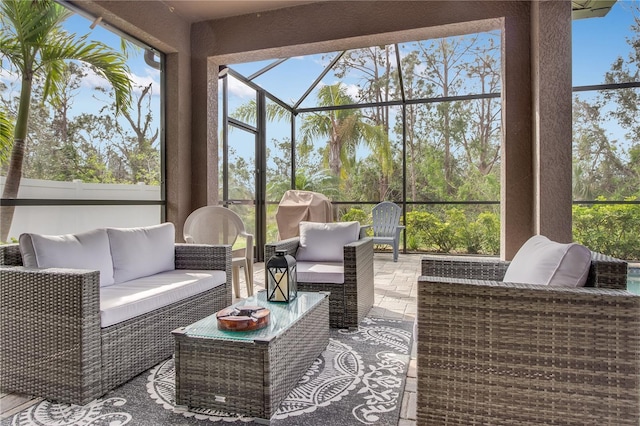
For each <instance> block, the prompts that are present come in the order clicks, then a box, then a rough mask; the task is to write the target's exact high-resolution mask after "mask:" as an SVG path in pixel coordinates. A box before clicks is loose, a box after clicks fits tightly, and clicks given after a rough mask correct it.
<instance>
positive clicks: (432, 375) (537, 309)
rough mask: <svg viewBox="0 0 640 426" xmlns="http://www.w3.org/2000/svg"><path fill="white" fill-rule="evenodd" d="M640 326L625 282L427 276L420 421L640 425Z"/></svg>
mask: <svg viewBox="0 0 640 426" xmlns="http://www.w3.org/2000/svg"><path fill="white" fill-rule="evenodd" d="M599 258H600V257H599V256H594V257H593V262H596V263H597V262H598V259H599ZM606 260H607V261H608V260H610V259H606ZM432 261H433V259H429V262H432ZM613 264H616V265H619V262H613ZM605 268H606V265H605ZM598 269H599V265H595V270H598ZM619 270H620V271H621V269H619ZM624 271H625V276H626V266H625V268H624ZM608 280H609V281H611V282H617V281H618V280H617V279H611V277H609V278H608ZM600 284H601V283H600ZM639 330H640V296H637V295H633V294H630V293H628V292H626V291H622V290H612V289H600V288H558V287H555V288H553V287H546V286H535V285H527V284H510V283H502V282H494V281H493V282H492V281H483V280H470V279H458V278H449V277H425V276H423V277H420V279H419V282H418V326H417V334H418V336H417V340H418V348H417V356H418V401H417V420H418V424H419V425H472V424H476V425H488V424H496V425H497V424H510V425H511V424H513V425H531V424H541V425H542V424H544V425H634V426H637V425H638V424H639V420H640V393H639V389H640V332H639Z"/></svg>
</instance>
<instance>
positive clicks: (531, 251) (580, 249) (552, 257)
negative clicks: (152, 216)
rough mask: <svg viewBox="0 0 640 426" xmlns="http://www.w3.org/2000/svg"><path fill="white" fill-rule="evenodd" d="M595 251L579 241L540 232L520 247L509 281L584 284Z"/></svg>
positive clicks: (507, 272) (566, 285)
mask: <svg viewBox="0 0 640 426" xmlns="http://www.w3.org/2000/svg"><path fill="white" fill-rule="evenodd" d="M590 265H591V251H589V249H588V248H586V247H584V246H582V245H580V244H577V243H570V244H561V243H557V242H555V241H551V240H549V239H548V238H547V237H545V236H542V235H536V236H533V237H531V238H530V239H529V240H527V242H526V243H524V245H523V246H522V247H521V248H520V250H518V252H517V253H516V255H515V257H514V258H513V260H512V261H511V264H510V265H509V267H508V268H507V271H506V273H505V276H504V281H505V282H512V283H524V284H542V285H549V286H556V287H583V286H584V284H585V282H586V281H587V276H588V275H589V266H590Z"/></svg>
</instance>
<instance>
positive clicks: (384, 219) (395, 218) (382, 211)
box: [371, 201, 404, 262]
mask: <svg viewBox="0 0 640 426" xmlns="http://www.w3.org/2000/svg"><path fill="white" fill-rule="evenodd" d="M371 215H372V216H373V224H372V225H371V228H372V229H373V243H374V244H388V245H390V246H392V247H393V261H394V262H397V261H398V248H399V246H400V233H401V232H402V230H403V229H404V226H402V225H400V224H399V222H400V216H402V208H401V207H400V206H398V205H397V204H395V203H392V202H391V201H383V202H381V203H380V204H377V205H376V206H375V207H374V208H373V210H372V211H371Z"/></svg>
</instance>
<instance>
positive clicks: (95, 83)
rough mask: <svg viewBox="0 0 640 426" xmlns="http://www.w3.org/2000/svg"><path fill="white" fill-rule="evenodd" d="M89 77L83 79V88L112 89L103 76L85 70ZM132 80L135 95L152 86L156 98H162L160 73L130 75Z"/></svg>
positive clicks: (90, 70) (150, 71) (88, 69)
mask: <svg viewBox="0 0 640 426" xmlns="http://www.w3.org/2000/svg"><path fill="white" fill-rule="evenodd" d="M85 71H86V73H87V75H86V76H85V77H84V78H83V79H82V83H81V88H85V89H95V88H98V87H100V88H104V89H109V88H111V84H110V83H109V82H108V81H107V79H105V78H104V77H103V76H102V75H100V74H97V73H96V72H94V71H93V70H92V69H91V68H89V67H87V68H85ZM129 79H130V80H131V86H132V88H133V94H134V95H140V94H141V93H142V89H143V88H145V87H147V86H148V85H149V84H152V87H151V91H152V93H153V95H154V96H160V82H159V81H158V79H159V73H157V72H154V71H152V70H148V72H147V75H137V74H129Z"/></svg>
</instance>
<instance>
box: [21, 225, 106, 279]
mask: <svg viewBox="0 0 640 426" xmlns="http://www.w3.org/2000/svg"><path fill="white" fill-rule="evenodd" d="M19 243H20V252H21V254H22V263H23V264H24V266H26V267H27V268H71V269H90V270H93V271H100V286H105V285H110V284H113V282H114V281H113V263H112V261H111V251H110V249H109V238H108V237H107V231H106V230H105V229H94V230H92V231H89V232H83V233H80V234H66V235H39V234H29V233H26V234H22V235H20V238H19Z"/></svg>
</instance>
